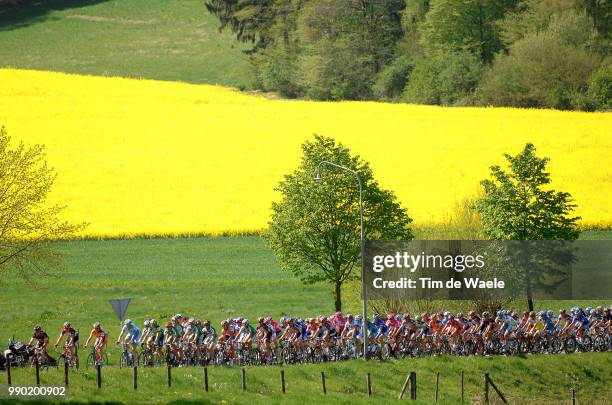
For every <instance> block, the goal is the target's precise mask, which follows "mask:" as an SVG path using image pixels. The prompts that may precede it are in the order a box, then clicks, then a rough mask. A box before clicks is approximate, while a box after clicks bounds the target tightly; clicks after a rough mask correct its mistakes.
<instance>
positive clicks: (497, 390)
mask: <svg viewBox="0 0 612 405" xmlns="http://www.w3.org/2000/svg"><path fill="white" fill-rule="evenodd" d="M487 380H489V384H491V387H493V389H494V390H495V392H497V395H499V397H500V398H501V400H502V402H503V403H504V404H507V403H508V401H506V398H505V397H504V394H502V393H501V391H500V390H499V388H497V386H496V385H495V383H494V382H493V380H491V378H490V377H489V375H488V374H487Z"/></svg>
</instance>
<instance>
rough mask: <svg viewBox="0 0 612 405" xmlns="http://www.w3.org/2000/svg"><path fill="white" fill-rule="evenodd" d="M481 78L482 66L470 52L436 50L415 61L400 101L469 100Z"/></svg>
mask: <svg viewBox="0 0 612 405" xmlns="http://www.w3.org/2000/svg"><path fill="white" fill-rule="evenodd" d="M481 75H482V63H481V62H480V59H479V58H478V56H476V55H474V54H473V53H471V52H469V51H438V52H435V53H433V54H431V55H428V56H425V57H424V58H423V59H421V60H420V61H419V62H417V64H416V66H415V67H414V70H413V71H412V74H411V75H410V79H409V81H408V84H407V86H406V88H405V90H404V95H403V99H404V100H405V101H407V102H409V103H418V104H442V105H451V104H455V103H457V102H460V100H464V99H466V98H469V97H470V95H471V94H472V93H473V92H474V89H475V88H476V86H477V84H478V81H479V80H480V77H481Z"/></svg>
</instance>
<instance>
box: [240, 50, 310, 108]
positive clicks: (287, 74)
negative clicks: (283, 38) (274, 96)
mask: <svg viewBox="0 0 612 405" xmlns="http://www.w3.org/2000/svg"><path fill="white" fill-rule="evenodd" d="M295 53H296V52H295V51H294V50H292V49H289V48H288V47H286V46H285V45H277V46H274V47H270V48H268V49H266V50H265V51H263V52H261V53H256V54H254V55H253V56H252V58H251V62H252V63H253V65H254V67H255V76H256V81H257V82H256V84H257V86H258V87H260V88H262V89H263V90H266V91H270V90H274V91H278V92H279V93H280V94H281V95H282V96H284V97H291V98H294V97H299V96H300V95H302V89H301V88H300V86H299V84H298V83H297V80H296V77H295V71H296V68H297V67H296V56H295Z"/></svg>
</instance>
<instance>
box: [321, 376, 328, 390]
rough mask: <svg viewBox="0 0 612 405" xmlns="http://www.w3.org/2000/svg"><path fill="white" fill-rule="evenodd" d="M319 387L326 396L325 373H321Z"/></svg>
mask: <svg viewBox="0 0 612 405" xmlns="http://www.w3.org/2000/svg"><path fill="white" fill-rule="evenodd" d="M321 387H323V394H324V395H325V394H327V388H326V387H325V371H321Z"/></svg>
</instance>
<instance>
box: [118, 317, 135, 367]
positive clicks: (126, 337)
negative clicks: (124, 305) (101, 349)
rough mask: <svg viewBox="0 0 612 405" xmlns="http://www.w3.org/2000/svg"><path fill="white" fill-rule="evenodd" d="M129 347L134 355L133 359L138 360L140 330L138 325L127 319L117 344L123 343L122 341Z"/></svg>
mask: <svg viewBox="0 0 612 405" xmlns="http://www.w3.org/2000/svg"><path fill="white" fill-rule="evenodd" d="M122 339H123V342H124V343H125V344H126V345H127V346H128V348H129V349H130V352H131V353H132V359H137V358H138V352H137V350H136V349H137V347H138V343H139V342H140V329H138V328H137V327H136V324H135V323H134V322H132V320H131V319H126V320H125V321H124V322H123V327H122V328H121V333H119V337H117V342H116V344H119V343H121V340H122Z"/></svg>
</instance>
